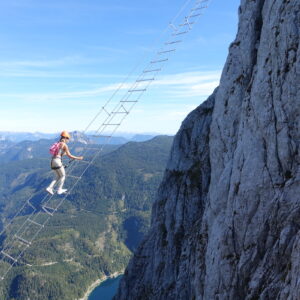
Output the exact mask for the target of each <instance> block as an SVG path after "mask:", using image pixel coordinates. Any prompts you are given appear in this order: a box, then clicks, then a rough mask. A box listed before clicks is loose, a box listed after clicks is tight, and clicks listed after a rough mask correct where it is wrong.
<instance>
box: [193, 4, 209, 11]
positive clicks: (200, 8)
mask: <svg viewBox="0 0 300 300" xmlns="http://www.w3.org/2000/svg"><path fill="white" fill-rule="evenodd" d="M207 7H208V6H207V5H205V6H200V7H196V8H193V9H191V11H197V10H202V9H205V8H207Z"/></svg>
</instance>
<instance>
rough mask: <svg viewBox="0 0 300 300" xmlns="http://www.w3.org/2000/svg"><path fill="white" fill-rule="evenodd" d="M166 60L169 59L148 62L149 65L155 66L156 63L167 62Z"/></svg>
mask: <svg viewBox="0 0 300 300" xmlns="http://www.w3.org/2000/svg"><path fill="white" fill-rule="evenodd" d="M167 60H169V59H168V58H166V59H159V60H153V61H150V63H151V64H157V63H160V62H164V61H167Z"/></svg>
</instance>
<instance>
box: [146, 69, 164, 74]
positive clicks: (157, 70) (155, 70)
mask: <svg viewBox="0 0 300 300" xmlns="http://www.w3.org/2000/svg"><path fill="white" fill-rule="evenodd" d="M159 71H161V69H152V70H144V71H143V73H151V72H159Z"/></svg>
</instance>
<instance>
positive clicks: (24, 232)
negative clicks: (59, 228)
mask: <svg viewBox="0 0 300 300" xmlns="http://www.w3.org/2000/svg"><path fill="white" fill-rule="evenodd" d="M209 2H210V0H196V1H192V0H188V1H187V2H186V3H185V5H184V7H183V9H182V11H181V12H180V13H179V14H178V16H176V18H175V19H174V20H173V21H172V22H171V23H170V24H169V25H168V32H167V34H168V36H167V38H166V39H165V40H164V42H163V43H162V46H161V47H160V48H159V50H158V51H156V52H155V53H154V55H153V57H151V59H150V60H149V61H148V63H147V64H146V65H145V66H144V67H143V68H142V70H141V71H139V73H138V76H137V77H136V79H135V80H134V81H133V82H131V84H125V83H122V85H120V86H119V88H118V89H116V90H115V92H114V93H113V95H112V97H111V98H110V99H108V101H107V102H106V103H105V104H104V105H103V106H102V107H101V109H100V110H99V111H98V113H97V114H96V115H95V117H94V118H93V119H92V120H91V122H90V123H89V124H88V126H87V127H86V128H85V130H84V131H83V133H86V132H93V136H94V137H97V138H99V139H101V141H103V142H102V143H101V146H100V147H95V146H92V145H90V144H87V145H86V146H85V147H84V149H82V151H81V155H82V156H84V157H85V158H86V157H89V158H90V159H89V160H82V161H74V162H73V163H72V164H71V165H70V166H69V167H68V169H67V170H66V177H67V178H66V179H67V180H66V182H67V183H68V185H69V187H68V192H67V193H66V194H64V195H48V194H46V195H45V196H44V197H43V198H42V201H41V203H40V204H39V205H36V204H34V203H33V200H34V194H32V195H31V197H30V198H29V199H27V200H26V202H25V203H24V204H23V206H22V207H21V208H20V210H19V211H18V212H17V213H16V214H15V215H14V216H13V217H12V218H11V219H10V221H9V222H8V224H7V225H6V226H5V228H4V229H3V231H2V232H1V233H0V235H3V234H4V233H5V234H6V238H5V241H4V242H3V244H4V247H3V248H2V250H1V251H0V257H1V258H0V279H1V280H3V279H4V278H5V277H6V275H7V274H8V272H9V271H10V270H11V269H12V268H13V267H14V266H16V265H20V264H21V265H22V256H23V254H24V252H25V251H26V250H27V249H28V248H29V247H30V246H31V245H32V243H33V241H34V240H35V238H36V237H37V235H38V234H39V233H40V232H41V230H42V229H43V228H44V227H45V226H46V224H47V223H48V222H49V220H50V219H51V218H52V217H53V216H54V214H55V213H56V212H57V211H58V210H59V208H60V207H61V205H62V204H63V203H64V201H65V200H66V199H67V198H68V197H69V196H70V194H71V193H72V191H73V189H74V188H75V187H76V186H77V184H78V182H79V181H80V179H81V178H82V177H83V176H84V174H85V173H86V171H87V170H88V168H89V167H90V166H91V165H92V164H93V163H94V161H95V160H96V159H97V157H98V156H99V154H100V153H101V152H102V151H103V149H104V147H105V145H107V144H108V143H109V141H110V139H111V138H112V136H113V135H114V133H115V132H116V131H117V129H118V128H119V127H120V126H121V124H122V123H123V121H124V120H125V118H126V117H127V116H128V115H129V113H130V112H131V111H132V109H133V107H134V106H135V105H136V104H137V103H138V102H139V100H140V99H141V97H142V96H143V94H144V93H145V92H146V91H147V90H148V88H149V87H150V85H151V84H152V83H153V82H154V81H155V79H156V76H157V74H158V73H159V72H161V71H162V69H163V68H164V66H165V65H166V63H168V62H169V61H170V58H171V56H172V55H173V54H174V53H175V52H176V51H177V48H176V47H177V46H178V45H180V44H181V43H182V42H183V37H184V36H185V35H187V34H188V33H189V32H190V31H191V30H192V29H193V26H194V25H195V24H196V23H197V21H198V20H199V18H200V17H201V15H202V14H203V11H204V10H205V9H206V8H207V7H208V4H209ZM180 17H181V19H180ZM129 77H130V76H128V78H129ZM118 93H119V94H120V95H119V96H118V97H116V96H117V94H118ZM114 98H117V100H115V101H113V99H114Z"/></svg>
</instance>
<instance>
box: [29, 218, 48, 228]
mask: <svg viewBox="0 0 300 300" xmlns="http://www.w3.org/2000/svg"><path fill="white" fill-rule="evenodd" d="M27 221H28V222H30V223H32V224H34V225H37V226H41V227H44V225H43V224H40V223H38V222H35V221H33V220H32V219H30V218H28V219H27Z"/></svg>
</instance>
